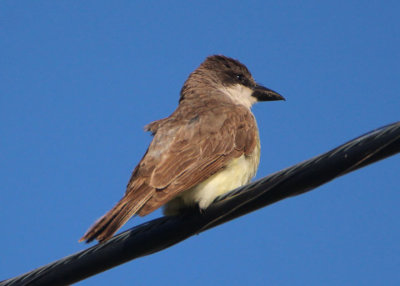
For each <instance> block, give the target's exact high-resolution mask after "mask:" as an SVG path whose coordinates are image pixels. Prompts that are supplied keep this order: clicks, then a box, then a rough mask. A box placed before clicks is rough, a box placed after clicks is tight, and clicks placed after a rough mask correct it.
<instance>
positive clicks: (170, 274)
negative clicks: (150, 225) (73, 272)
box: [0, 0, 400, 286]
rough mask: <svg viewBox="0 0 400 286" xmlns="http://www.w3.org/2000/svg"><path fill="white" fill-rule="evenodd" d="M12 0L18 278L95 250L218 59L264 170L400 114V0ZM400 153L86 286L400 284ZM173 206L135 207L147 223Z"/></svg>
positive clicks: (3, 31)
mask: <svg viewBox="0 0 400 286" xmlns="http://www.w3.org/2000/svg"><path fill="white" fill-rule="evenodd" d="M138 2H139V1H99V0H98V1H1V2H0V52H1V55H2V56H1V58H0V134H1V138H0V168H1V172H0V181H1V190H0V227H1V229H2V235H1V236H0V253H1V257H0V280H1V279H5V278H9V277H11V276H15V275H18V274H21V273H23V272H26V271H29V270H31V269H33V268H36V267H38V266H41V265H44V264H47V263H49V262H52V261H54V260H56V259H59V258H61V257H64V256H66V255H69V254H71V253H74V252H77V251H79V250H82V249H85V248H86V247H87V245H85V244H82V243H81V244H79V243H78V242H77V240H78V239H79V238H80V237H81V236H82V234H83V233H84V232H85V231H86V229H87V228H88V227H89V226H90V225H91V224H92V223H93V221H94V220H95V219H96V218H98V217H99V216H100V215H102V214H103V213H104V212H105V211H107V210H108V209H109V208H110V207H111V206H112V205H113V204H114V203H115V202H116V201H117V200H118V199H119V198H120V197H121V196H122V194H123V192H124V188H125V185H126V183H127V181H128V179H129V176H130V173H131V171H132V170H133V168H134V167H135V165H136V164H137V162H138V161H139V160H140V158H141V157H142V155H143V153H144V152H145V150H146V147H147V145H148V144H149V142H150V140H151V137H150V135H149V134H147V133H145V132H144V131H143V126H144V125H145V124H147V123H149V122H151V121H153V120H156V119H160V118H162V117H166V116H168V115H169V114H170V113H171V112H172V111H173V110H174V109H175V108H176V106H177V103H178V98H179V90H180V88H181V86H182V84H183V82H184V81H185V79H186V77H187V76H188V74H189V73H190V72H191V71H193V70H194V69H195V68H196V67H197V66H198V65H199V64H200V63H201V62H202V61H203V60H204V58H205V57H206V56H208V55H210V54H224V55H227V56H230V57H234V58H237V59H239V60H240V61H242V62H243V63H245V64H246V65H247V66H248V68H249V69H250V71H251V72H252V74H253V76H254V77H255V79H256V80H257V81H258V82H260V83H263V84H264V85H266V86H268V87H269V88H272V89H274V90H276V91H278V92H280V93H281V94H282V95H284V96H285V97H286V99H287V101H286V102H272V103H264V104H258V105H257V106H255V107H254V108H253V110H254V113H255V115H256V117H257V120H258V125H259V128H260V137H261V141H262V154H261V156H262V157H261V163H260V168H259V171H258V174H257V178H261V177H263V176H266V175H268V174H270V173H272V172H275V171H277V170H280V169H283V168H285V167H288V166H291V165H293V164H295V163H298V162H300V161H303V160H305V159H308V158H310V157H312V156H315V155H317V154H320V153H322V152H325V151H327V150H329V149H331V148H333V147H336V146H337V145H339V144H342V143H344V142H346V141H348V140H350V139H352V138H354V137H357V136H358V135H361V134H363V133H365V132H367V131H369V130H372V129H374V128H377V127H380V126H382V125H386V124H388V123H392V122H394V121H398V120H399V118H400V116H399V114H400V112H399V110H400V107H399V106H400V97H399V94H400V83H399V82H400V81H399V74H400V52H399V51H400V35H399V31H400V25H399V24H400V20H399V18H398V11H399V9H400V4H399V2H398V1H368V2H366V1H330V2H328V1H302V2H300V1H299V2H294V1H279V2H278V1H202V2H201V3H197V2H196V3H195V2H189V1H185V2H184V1H180V2H178V1H175V2H173V3H171V2H168V4H167V1H140V2H141V3H138ZM399 165H400V160H399V156H395V157H392V158H389V159H387V160H384V161H381V162H378V163H376V164H374V165H372V166H369V167H367V168H364V169H362V170H359V171H357V172H355V173H351V174H349V175H346V176H345V177H342V178H340V179H338V180H335V181H333V182H331V183H329V184H327V185H324V186H322V187H320V188H319V189H317V190H315V191H313V192H311V193H308V194H305V195H302V196H298V197H295V198H291V199H288V200H284V201H282V202H279V203H277V204H275V205H272V206H269V207H267V208H264V209H262V210H259V211H257V212H255V213H252V214H250V215H247V216H245V217H242V218H239V219H237V220H235V221H232V222H230V223H227V224H224V225H222V226H220V227H218V228H215V229H212V230H210V231H207V232H204V233H202V234H200V235H198V236H195V237H192V238H190V239H188V240H186V241H184V242H182V243H180V244H179V245H176V246H174V247H172V248H170V249H167V250H165V251H163V252H161V253H157V254H154V255H151V256H148V257H144V258H141V259H138V260H135V261H132V262H129V263H126V264H124V265H122V266H120V267H117V268H114V269H112V270H110V271H107V272H105V273H103V274H100V275H97V276H95V277H93V278H90V279H88V280H85V281H83V282H81V283H80V285H132V284H133V285H160V284H163V285H170V284H174V285H188V284H190V285H192V286H194V285H215V284H217V283H218V284H219V285H382V284H385V285H399V284H400V272H399V267H400V244H399V241H400V226H399V222H398V218H399V216H400V208H399V207H398V202H399V201H400V194H399V191H400V188H399V183H398V178H399ZM160 215H161V212H160V211H157V212H155V213H153V214H151V215H150V216H148V217H145V218H138V219H135V220H131V221H129V222H128V223H127V225H126V226H125V227H124V228H123V229H127V228H130V227H132V226H134V225H136V224H140V223H142V222H144V221H147V220H149V219H152V218H156V217H158V216H160Z"/></svg>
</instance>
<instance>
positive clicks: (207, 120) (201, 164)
mask: <svg viewBox="0 0 400 286" xmlns="http://www.w3.org/2000/svg"><path fill="white" fill-rule="evenodd" d="M187 108H188V107H187V106H186V109H185V106H184V105H182V106H180V108H178V109H177V111H176V112H175V113H174V114H173V115H172V116H171V117H169V118H166V119H163V120H161V121H157V122H156V123H154V124H151V125H149V126H148V129H149V130H150V131H151V132H153V134H154V138H153V141H152V142H151V144H150V146H149V149H148V150H147V152H146V154H145V155H144V157H143V159H142V160H141V161H140V163H139V165H138V166H137V167H136V168H135V170H134V171H133V173H132V177H131V179H130V181H129V184H128V186H127V190H126V192H125V195H124V197H123V198H122V199H121V200H120V201H119V202H118V203H117V204H116V205H115V206H114V207H113V208H112V209H111V210H110V211H108V212H107V213H106V214H105V215H103V216H102V217H101V218H100V219H99V220H98V221H97V222H95V223H94V224H93V225H92V226H91V227H90V228H89V230H88V231H87V232H86V233H85V235H84V236H83V237H82V238H81V241H82V240H87V241H88V242H89V241H91V240H93V239H98V240H99V241H104V240H107V239H108V238H110V237H111V236H112V235H113V234H114V233H115V232H116V231H117V230H118V229H119V228H120V227H121V226H122V225H123V224H124V223H125V222H126V221H127V220H128V219H129V218H130V217H131V216H132V215H134V214H136V213H138V214H139V215H142V216H143V215H146V214H148V213H150V212H152V211H154V210H155V209H157V208H159V207H160V206H162V205H164V204H165V203H167V202H168V201H169V200H171V199H172V198H174V197H175V196H176V195H178V194H179V193H180V192H182V191H185V190H187V189H190V188H191V187H193V186H195V185H197V184H198V183H200V182H201V181H203V180H205V179H207V178H208V177H210V176H211V175H213V174H215V173H216V172H218V171H219V170H221V169H222V168H224V167H225V166H226V164H227V163H228V162H229V161H230V160H231V159H232V158H236V157H239V156H241V155H242V154H250V153H251V152H252V151H253V150H254V147H255V146H256V132H257V127H256V123H255V120H254V117H253V115H252V114H251V112H250V111H249V110H248V109H246V108H245V107H240V106H234V105H229V106H227V105H218V106H213V107H206V108H204V107H203V108H202V107H201V106H200V107H198V108H193V107H190V106H189V110H187Z"/></svg>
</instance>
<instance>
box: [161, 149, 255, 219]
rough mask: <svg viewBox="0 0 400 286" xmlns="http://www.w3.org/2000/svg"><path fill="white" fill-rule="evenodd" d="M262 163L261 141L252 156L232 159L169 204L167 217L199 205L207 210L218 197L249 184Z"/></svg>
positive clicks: (166, 210)
mask: <svg viewBox="0 0 400 286" xmlns="http://www.w3.org/2000/svg"><path fill="white" fill-rule="evenodd" d="M259 162H260V144H259V141H258V143H257V145H256V147H255V148H254V151H253V152H252V153H251V154H250V155H242V156H240V157H238V158H234V159H232V160H231V161H230V162H229V163H228V164H227V165H226V166H225V168H223V169H222V170H221V171H219V172H218V173H216V174H214V175H212V176H211V177H209V178H208V179H206V180H204V181H203V182H201V183H199V184H198V185H196V186H194V187H193V188H191V189H189V190H187V191H184V192H183V193H182V194H180V195H179V196H178V197H177V198H175V199H174V200H172V201H171V202H170V203H168V204H167V205H166V207H165V209H164V213H165V214H167V215H170V214H176V213H177V212H179V211H178V209H182V208H183V207H185V206H191V205H195V204H198V205H199V207H200V208H201V209H205V208H207V207H208V206H209V205H210V204H211V203H212V202H213V201H214V200H215V198H216V197H218V196H220V195H222V194H225V193H228V192H230V191H231V190H233V189H236V188H238V187H240V186H243V185H245V184H247V183H248V182H249V181H250V180H251V179H252V178H253V177H254V176H255V174H256V172H257V168H258V164H259Z"/></svg>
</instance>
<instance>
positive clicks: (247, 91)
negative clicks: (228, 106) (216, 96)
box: [221, 84, 257, 109]
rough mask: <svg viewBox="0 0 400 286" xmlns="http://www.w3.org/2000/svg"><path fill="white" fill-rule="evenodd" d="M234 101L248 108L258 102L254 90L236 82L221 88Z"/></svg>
mask: <svg viewBox="0 0 400 286" xmlns="http://www.w3.org/2000/svg"><path fill="white" fill-rule="evenodd" d="M221 91H222V92H224V93H225V94H226V95H227V96H228V97H229V98H230V99H231V100H232V101H233V102H234V103H236V104H241V105H244V106H246V107H247V108H248V109H250V107H251V106H252V105H253V104H254V103H256V102H257V99H256V98H255V97H254V96H251V95H252V94H253V90H252V89H251V88H248V87H247V86H244V85H242V84H235V85H234V86H231V87H224V88H222V89H221Z"/></svg>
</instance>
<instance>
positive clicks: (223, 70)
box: [180, 55, 284, 107]
mask: <svg viewBox="0 0 400 286" xmlns="http://www.w3.org/2000/svg"><path fill="white" fill-rule="evenodd" d="M193 87H198V88H201V89H205V88H214V89H219V90H222V91H224V93H226V94H227V95H228V96H229V97H230V98H231V99H232V100H234V101H235V102H237V103H242V104H244V105H246V106H248V107H250V106H251V105H252V104H253V103H255V102H256V101H272V100H284V97H283V96H281V95H280V94H278V93H277V92H275V91H273V90H270V89H268V88H266V87H264V86H261V85H259V84H257V83H256V81H255V80H254V78H253V76H252V75H251V73H250V71H249V70H248V69H247V67H246V66H245V65H244V64H242V63H241V62H239V61H238V60H235V59H232V58H228V57H225V56H223V55H213V56H209V57H207V58H206V60H205V61H204V62H203V63H202V64H201V65H200V66H199V67H198V68H197V69H196V70H195V71H194V72H193V73H191V74H190V76H189V78H188V80H187V81H186V82H185V85H184V86H183V88H182V91H181V99H180V100H182V99H183V98H184V97H185V93H186V92H188V91H189V90H190V88H193Z"/></svg>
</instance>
